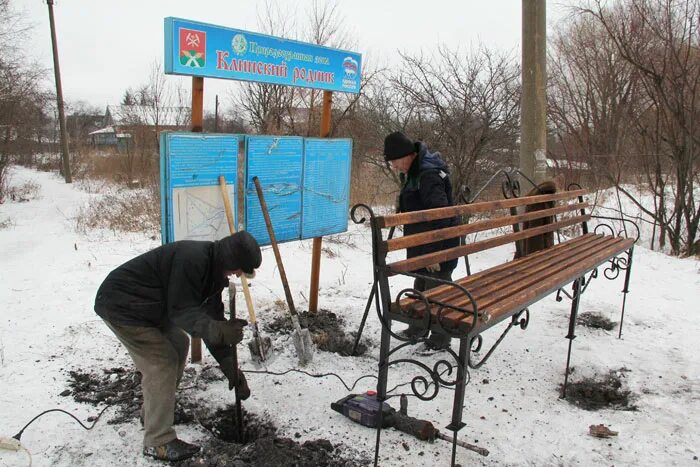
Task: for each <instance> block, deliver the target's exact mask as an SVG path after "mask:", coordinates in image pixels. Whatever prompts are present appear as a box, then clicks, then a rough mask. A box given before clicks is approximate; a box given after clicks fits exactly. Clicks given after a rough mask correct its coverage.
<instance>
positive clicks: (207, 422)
mask: <svg viewBox="0 0 700 467" xmlns="http://www.w3.org/2000/svg"><path fill="white" fill-rule="evenodd" d="M200 422H201V424H202V426H204V427H205V428H206V429H208V430H209V431H210V432H211V433H212V435H214V437H213V438H211V439H209V440H208V441H207V442H206V443H205V444H204V446H202V451H201V452H200V453H199V454H198V455H197V456H195V457H193V458H192V459H188V460H186V461H183V462H181V463H179V464H178V465H180V466H185V467H195V466H202V465H207V466H211V467H224V466H236V467H243V466H289V465H293V466H308V467H312V466H338V467H345V466H347V467H350V466H356V465H368V464H369V463H370V462H369V460H368V459H364V458H362V457H360V456H358V455H357V454H355V455H352V456H347V453H344V452H343V451H344V449H343V447H342V446H341V445H338V446H333V444H332V443H331V442H330V441H328V440H325V439H317V440H313V441H306V442H304V443H298V442H296V441H294V440H292V439H289V438H281V437H278V436H276V433H277V428H276V427H275V426H274V424H273V423H272V422H270V421H268V420H263V419H262V418H260V417H258V416H256V415H254V414H250V413H247V412H245V411H243V423H242V425H243V436H242V440H241V441H240V442H235V441H234V440H236V439H237V438H239V439H240V437H239V436H237V435H238V428H237V417H236V410H235V407H234V406H228V407H226V408H224V409H221V410H218V411H216V412H214V413H212V414H210V415H206V416H203V417H201V418H200Z"/></svg>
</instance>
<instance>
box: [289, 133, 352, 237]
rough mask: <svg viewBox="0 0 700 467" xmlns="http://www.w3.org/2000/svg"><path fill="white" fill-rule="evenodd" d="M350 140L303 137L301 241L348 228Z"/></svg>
mask: <svg viewBox="0 0 700 467" xmlns="http://www.w3.org/2000/svg"><path fill="white" fill-rule="evenodd" d="M351 162H352V140H349V139H324V138H306V139H305V140H304V183H303V187H304V188H303V193H304V195H303V200H302V219H303V221H302V230H301V238H313V237H321V236H323V235H330V234H334V233H339V232H345V231H346V230H347V229H348V202H349V198H350V164H351Z"/></svg>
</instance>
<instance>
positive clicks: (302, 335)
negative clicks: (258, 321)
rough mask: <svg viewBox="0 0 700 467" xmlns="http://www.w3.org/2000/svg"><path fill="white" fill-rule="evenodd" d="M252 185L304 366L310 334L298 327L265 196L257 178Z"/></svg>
mask: <svg viewBox="0 0 700 467" xmlns="http://www.w3.org/2000/svg"><path fill="white" fill-rule="evenodd" d="M253 183H255V189H256V190H257V192H258V199H259V200H260V207H261V208H262V212H263V216H264V217H265V225H267V233H268V235H269V236H270V243H272V250H273V251H274V252H275V260H277V268H278V269H279V271H280V277H281V278H282V286H283V287H284V295H285V297H286V298H287V305H289V313H290V314H291V315H292V325H293V326H294V330H293V331H292V342H294V348H295V349H296V351H297V357H298V358H299V364H300V365H306V364H307V363H309V362H310V361H311V360H313V358H314V343H313V341H312V340H311V333H310V332H309V330H308V329H302V328H301V325H299V315H298V314H297V310H296V308H295V307H294V300H293V299H292V292H291V291H290V290H289V282H287V273H286V272H285V271H284V265H283V264H282V255H280V250H279V247H278V246H277V239H276V238H275V231H274V229H273V228H272V220H271V219H270V212H269V211H268V210H267V203H265V196H264V195H263V190H262V187H261V186H260V179H259V178H258V177H253Z"/></svg>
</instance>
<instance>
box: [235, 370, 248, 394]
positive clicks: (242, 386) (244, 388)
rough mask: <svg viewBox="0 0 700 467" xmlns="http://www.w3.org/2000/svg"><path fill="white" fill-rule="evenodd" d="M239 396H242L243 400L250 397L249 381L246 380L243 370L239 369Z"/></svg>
mask: <svg viewBox="0 0 700 467" xmlns="http://www.w3.org/2000/svg"><path fill="white" fill-rule="evenodd" d="M238 397H240V398H241V400H242V401H244V400H246V399H247V398H249V397H250V388H249V387H248V381H246V379H245V375H244V374H243V372H242V371H241V370H238Z"/></svg>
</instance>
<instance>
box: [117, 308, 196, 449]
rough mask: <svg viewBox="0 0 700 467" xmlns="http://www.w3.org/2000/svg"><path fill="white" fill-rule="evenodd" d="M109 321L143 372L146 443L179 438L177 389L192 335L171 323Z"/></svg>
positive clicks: (150, 443) (153, 444) (157, 442)
mask: <svg viewBox="0 0 700 467" xmlns="http://www.w3.org/2000/svg"><path fill="white" fill-rule="evenodd" d="M105 324H107V326H108V327H109V328H110V329H111V330H112V332H114V334H115V335H116V336H117V339H119V341H120V342H121V343H122V344H124V347H126V350H128V351H129V355H131V358H132V360H133V361H134V364H135V365H136V368H137V369H138V370H139V371H140V372H141V376H142V378H141V390H142V391H143V406H142V407H141V416H142V417H143V428H144V434H143V446H144V447H151V446H162V445H163V444H166V443H168V442H170V441H172V440H173V439H175V438H177V435H176V434H175V430H174V429H173V421H174V419H175V390H176V389H177V385H178V383H179V382H180V378H182V373H183V372H184V371H185V364H186V363H187V352H188V350H189V347H190V339H189V337H187V334H186V333H185V331H183V330H182V329H180V328H177V327H174V326H170V327H167V328H165V329H161V328H155V327H141V326H122V325H118V324H114V323H110V322H109V321H105Z"/></svg>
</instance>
